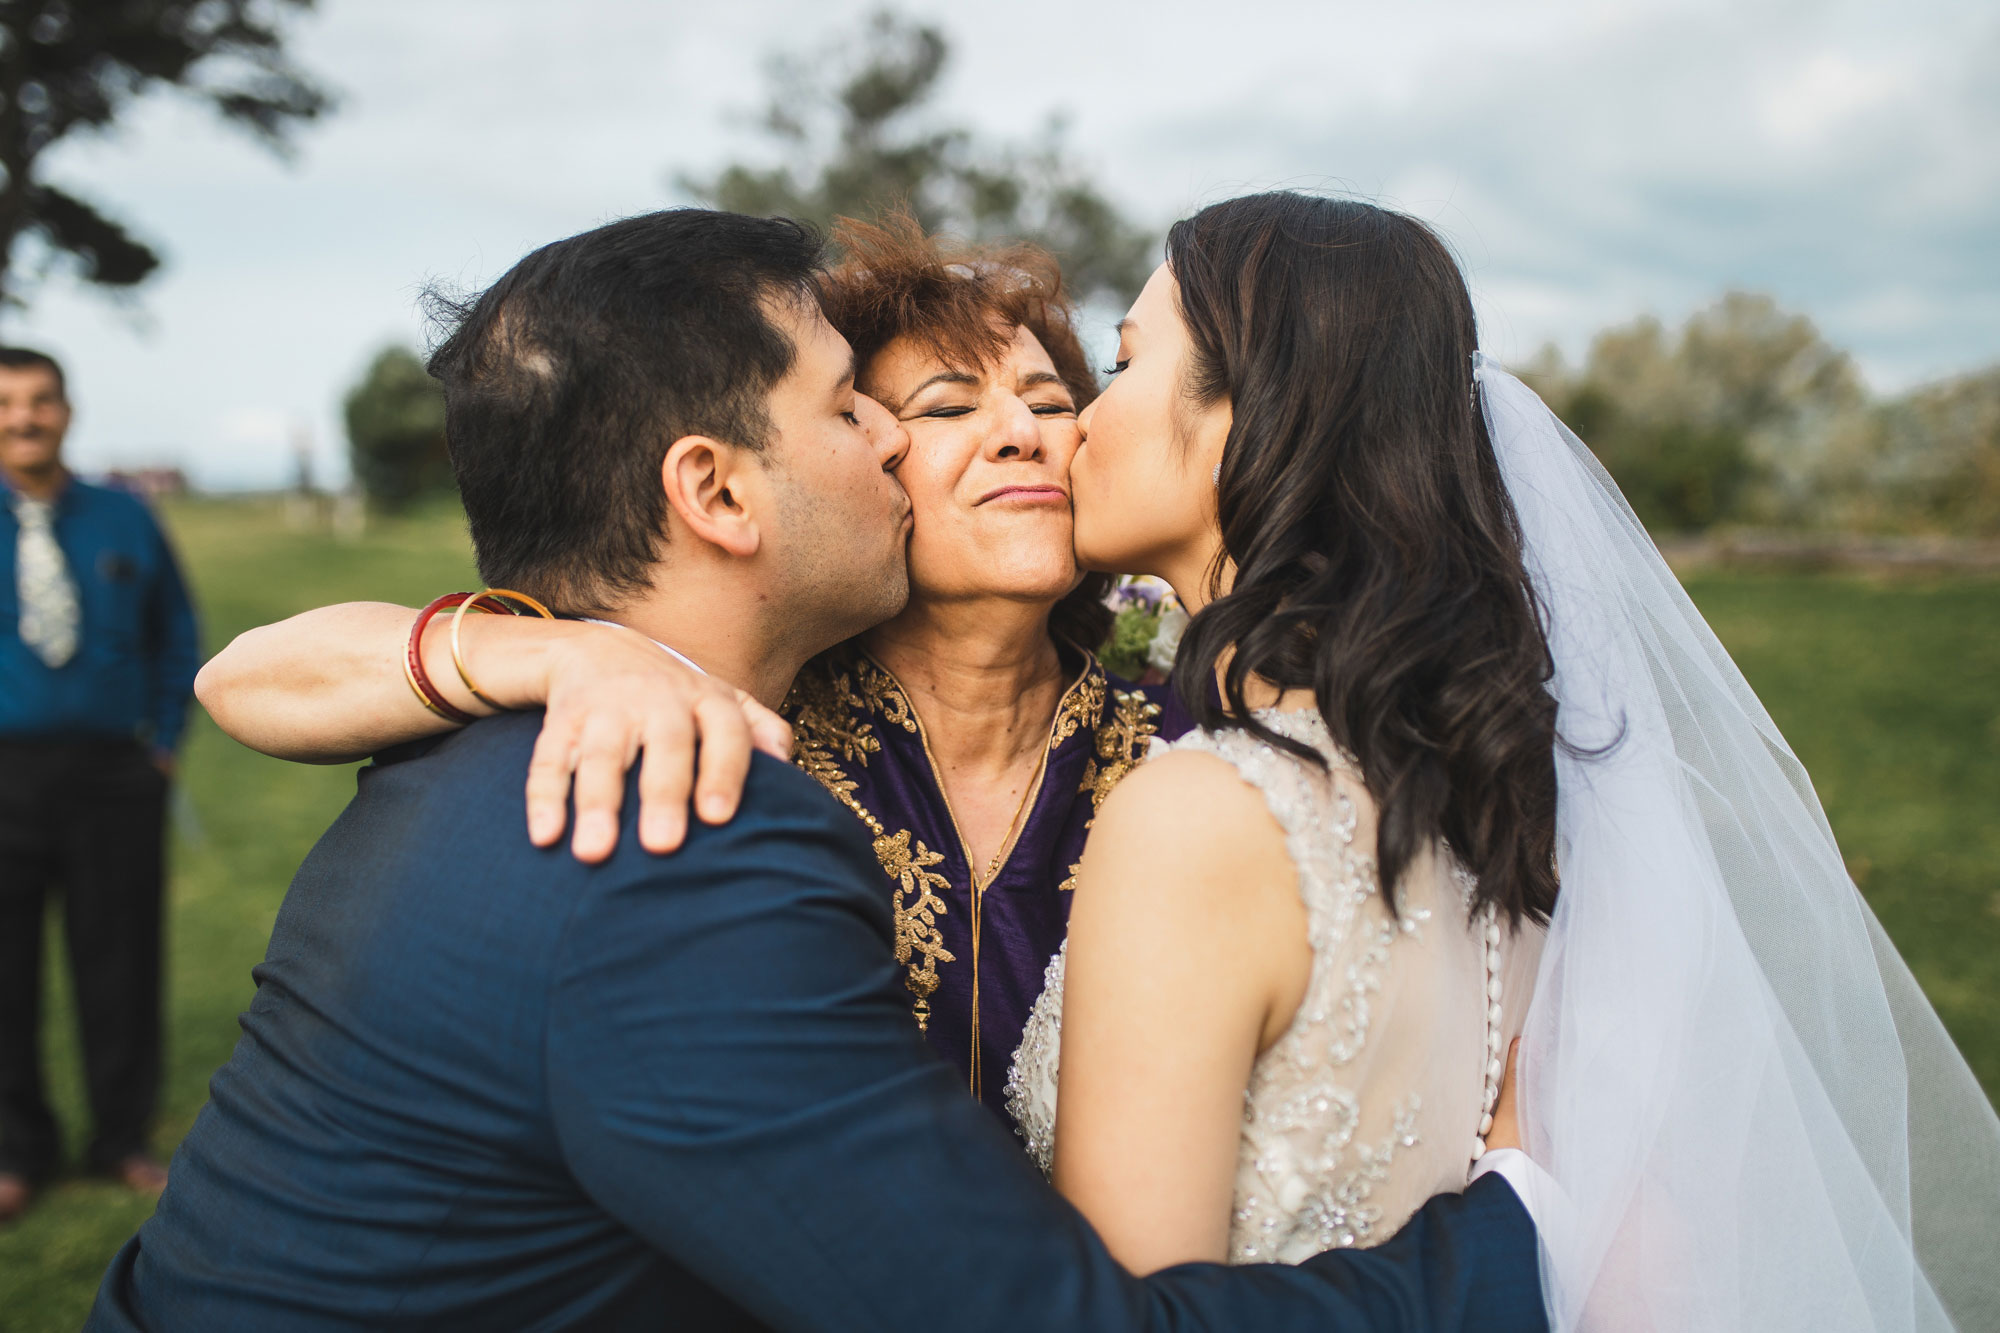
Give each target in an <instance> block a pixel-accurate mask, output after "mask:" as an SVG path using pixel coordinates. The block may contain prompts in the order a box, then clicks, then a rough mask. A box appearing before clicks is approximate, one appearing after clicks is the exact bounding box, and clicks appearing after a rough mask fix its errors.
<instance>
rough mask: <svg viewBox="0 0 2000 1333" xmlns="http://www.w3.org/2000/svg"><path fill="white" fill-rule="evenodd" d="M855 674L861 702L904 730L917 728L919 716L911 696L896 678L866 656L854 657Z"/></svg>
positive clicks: (912, 730)
mask: <svg viewBox="0 0 2000 1333" xmlns="http://www.w3.org/2000/svg"><path fill="white" fill-rule="evenodd" d="M854 675H855V678H856V680H857V681H858V682H859V684H860V686H861V702H862V703H864V704H866V705H867V706H868V707H870V708H873V709H874V710H875V711H877V712H879V713H880V714H882V716H883V717H885V718H887V719H888V720H889V721H890V722H892V723H894V724H895V725H897V726H899V727H901V728H902V729H903V730H904V731H909V732H914V731H915V730H916V729H917V716H916V714H915V713H914V712H912V711H911V710H910V698H909V696H908V695H906V694H904V693H903V687H902V686H901V685H898V684H897V683H896V678H895V677H894V676H892V675H890V674H889V673H888V672H886V671H884V670H883V669H882V668H881V667H878V666H876V665H875V664H874V663H873V662H871V661H869V660H868V659H867V658H865V657H857V658H855V659H854Z"/></svg>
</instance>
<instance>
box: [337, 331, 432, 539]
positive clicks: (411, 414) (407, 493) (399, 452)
mask: <svg viewBox="0 0 2000 1333" xmlns="http://www.w3.org/2000/svg"><path fill="white" fill-rule="evenodd" d="M346 409H347V443H348V457H349V459H350V461H351V465H352V467H353V469H354V479H355V480H356V481H357V482H359V483H360V484H361V489H362V491H363V492H364V493H365V494H366V495H367V496H368V498H369V499H370V500H371V501H373V502H374V503H376V504H378V505H381V506H382V507H383V508H385V509H400V508H402V507H404V506H406V505H408V504H409V503H410V502H411V501H413V500H416V499H418V498H420V497H422V496H425V495H432V494H440V493H444V492H449V491H450V490H452V489H453V485H454V483H453V481H452V473H451V457H450V455H449V454H448V453H447V452H446V450H445V439H444V390H443V389H442V388H441V387H440V386H439V385H438V382H437V381H436V380H434V379H432V378H431V377H430V375H429V374H428V373H426V372H425V370H424V363H423V362H422V361H420V360H418V359H417V355H416V353H414V352H412V351H410V350H409V349H408V348H403V347H385V348H383V349H382V351H381V352H380V353H378V354H377V355H376V357H375V359H374V360H373V361H371V362H370V363H369V364H368V369H367V371H366V372H365V373H364V374H363V375H362V377H361V382H360V383H358V384H356V385H355V386H354V387H353V388H352V389H350V390H349V391H348V394H347V403H346Z"/></svg>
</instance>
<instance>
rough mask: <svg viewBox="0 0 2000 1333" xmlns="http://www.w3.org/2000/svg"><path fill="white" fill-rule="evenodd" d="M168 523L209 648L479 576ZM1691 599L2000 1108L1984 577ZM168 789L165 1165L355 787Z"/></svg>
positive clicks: (280, 775)
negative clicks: (1794, 754)
mask: <svg viewBox="0 0 2000 1333" xmlns="http://www.w3.org/2000/svg"><path fill="white" fill-rule="evenodd" d="M167 518H168V522H169V524H170V525H171V527H172V529H173V531H174V535H175V537H176V539H177V541H178V542H179V545H180V548H181V551H182V554H183V558H184V560H185V562H186V564H187V567H188V571H189V574H190V576H191V578H192V579H193V581H194V584H195V587H196V591H197V595H198V597H199V599H200V602H201V606H202V611H203V615H204V625H205V630H206V637H207V644H208V648H209V650H210V651H211V652H212V651H214V650H215V649H217V648H219V647H221V646H222V645H223V644H225V643H227V642H228V641H229V639H230V637H231V636H233V635H234V634H236V633H237V632H239V631H241V630H243V629H246V628H248V627H250V626H252V625H257V624H263V623H266V622H268V621H272V620H276V619H280V618H282V617H284V616H287V615H290V614H292V613H294V612H296V611H300V610H303V609H305V608H307V607H310V606H317V605H320V604H323V603H326V602H333V601H342V600H349V599H354V598H371V599H382V600H389V601H400V602H404V603H419V602H423V601H425V600H428V599H429V598H430V597H432V596H435V595H436V594H437V593H439V592H442V591H445V590H448V589H451V588H458V587H467V586H472V585H473V583H474V579H475V576H474V574H473V573H472V567H471V560H470V558H469V555H468V552H467V547H466V542H465V537H464V531H463V525H462V523H461V522H460V521H459V519H458V517H457V514H456V512H455V511H451V512H444V511H439V512H434V513H431V514H428V515H421V516H417V517H413V518H410V519H405V520H399V521H395V522H386V523H377V524H376V525H375V526H373V527H372V528H371V529H370V531H369V532H368V534H367V536H366V538H365V540H363V541H360V542H357V543H353V544H343V543H339V542H335V541H333V540H332V539H330V538H328V537H325V536H323V535H312V534H306V533H301V532H296V531H292V530H291V529H289V528H288V527H287V526H286V525H285V522H284V519H283V513H282V510H281V508H280V507H279V506H278V505H277V504H275V503H266V502H249V501H223V500H193V501H186V502H182V503H179V504H176V505H173V506H172V507H171V508H170V509H169V510H168V513H167ZM1688 586H1689V591H1690V592H1691V593H1692V594H1693V595H1694V598H1695V600H1696V601H1697V602H1698V603H1700V605H1701V607H1702V610H1703V611H1704V612H1705V613H1706V614H1707V615H1708V617H1709V619H1710V622H1711V623H1712V624H1713V625H1714V626H1715V630H1716V632H1717V634H1719V635H1720V636H1721V638H1722V640H1723V642H1724V643H1725V644H1727V645H1728V647H1729V649H1730V651H1731V652H1732V653H1733V654H1735V656H1736V660H1737V661H1738V662H1739V663H1740V664H1741V665H1742V667H1743V669H1744V671H1745V673H1746V674H1747V675H1748V676H1749V677H1750V680H1751V683H1752V684H1753V685H1754V686H1755V687H1756V688H1757V690H1758V692H1759V694H1760V695H1761V696H1762V697H1763V699H1764V702H1765V704H1766V706H1767V707H1769V708H1770V710H1771V712H1772V714H1773V715H1774V716H1775V717H1776V718H1777V721H1778V724H1779V726H1780V727H1782V728H1783V729H1784V732H1785V734H1786V736H1787V737H1788V738H1789V739H1790V740H1791V742H1792V744H1793V746H1794V748H1796V749H1797V750H1798V752H1799V755H1800V757H1801V758H1803V759H1804V761H1805V763H1806V765H1807V767H1808V769H1809V770H1810V771H1811V772H1812V774H1813V777H1814V780H1815V781H1816V783H1817V784H1818V787H1819V791H1820V795H1821V798H1822V799H1823V800H1824V801H1825V803H1826V807H1827V812H1828V814H1829V816H1830V817H1831V819H1832V822H1833V826H1834V828H1835V830H1836V831H1837V833H1838V834H1839V836H1840V839H1841V845H1842V848H1843V850H1844V852H1845V853H1846V856H1847V859H1848V864H1849V867H1850V868H1851V869H1852V871H1853V873H1854V875H1855V878H1856V880H1857V881H1858V882H1859V883H1860V884H1861V886H1862V889H1863V891H1864V892H1865V893H1866V894H1867V896H1868V898H1869V900H1870V902H1871V903H1872V904H1873V905H1874V907H1875V910H1876V912H1877V913H1878V914H1880V916H1881V917H1882V919H1883V922H1884V924H1885V925H1886V926H1887V927H1888V930H1889V933H1890V934H1891V935H1892V936H1893V937H1894V938H1895V940H1896V942H1897V944H1898V946H1899V947H1900V948H1901V949H1902V950H1903V952H1904V954H1905V956H1906V957H1907V958H1908V959H1909V961H1910V964H1911V966H1912V968H1913V969H1914V970H1915V972H1916V974H1917V977H1918V979H1919V980H1920V981H1921V982H1922V983H1923V985H1924V988H1925V990H1926V991H1927V992H1928V993H1929V995H1930V996H1931V998H1932V1000H1933V1002H1934V1003H1935V1004H1936V1005H1937V1007H1938V1009H1939V1011H1940V1013H1941V1014H1942V1015H1943V1017H1944V1021H1945V1023H1946V1025H1947V1026H1948V1027H1949V1028H1950V1029H1951V1031H1952V1033H1953V1035H1954V1036H1955V1037H1956V1038H1957V1039H1958V1041H1959V1043H1960V1045H1961V1046H1962V1048H1963V1049H1964V1050H1965V1052H1966V1054H1967V1056H1968V1058H1970V1060H1971V1061H1972V1064H1973V1067H1974V1069H1975V1070H1976V1071H1977V1072H1978V1074H1979V1077H1980V1079H1981V1080H1982V1082H1983V1083H1984V1084H1985V1086H1986V1089H1987V1091H1988V1093H1989V1095H2000V819H1996V817H1995V816H1996V814H2000V580H1993V579H1983V580H1982V579H1973V578H1952V579H1935V580H1927V581H1922V582H1909V581H1899V582H1880V581H1870V580H1867V579H1863V578H1857V577H1852V576H1835V575H1807V574H1798V575H1781V574H1705V575H1702V576H1700V577H1698V578H1694V579H1691V580H1690V581H1689V585H1688ZM183 772H184V775H185V781H184V783H183V786H182V807H183V808H182V812H181V817H180V819H179V821H178V822H179V826H180V827H179V831H178V836H177V838H176V847H175V852H174V873H173V884H172V907H171V914H172V915H171V922H172V924H171V933H170V936H169V941H170V942H169V949H170V958H169V973H168V976H169V983H168V984H169V988H170V997H169V1005H168V1022H169V1035H168V1071H167V1081H166V1087H165V1090H164V1097H163V1102H162V1117H161V1133H160V1137H159V1146H160V1148H161V1149H162V1150H163V1151H165V1150H170V1149H171V1148H172V1147H173V1145H174V1144H175V1143H176V1142H178V1140H179V1139H180V1137H181V1136H182V1135H183V1134H184V1133H185V1132H186V1131H187V1127H188V1125H189V1124H190V1123H191V1122H192V1120H193V1118H194V1115H195V1112H196V1111H197V1110H199V1109H200V1106H201V1103H202V1100H203V1098H204V1096H205V1095H206V1087H207V1081H208V1078H209V1075H210V1074H211V1073H212V1072H213V1071H214V1070H215V1069H216V1067H217V1066H219V1065H221V1064H222V1063H223V1062H224V1061H225V1060H227V1059H228V1056H229V1052H230V1048H231V1047H232V1045H233V1044H234V1042H235V1040H236V1022H235V1018H236V1015H237V1014H238V1013H239V1012H240V1011H241V1010H242V1009H243V1008H244V1007H245V1006H246V1005H247V1004H248V1002H249V998H250V993H251V989H252V987H251V983H250V968H251V967H252V966H253V965H254V964H255V963H256V962H257V961H258V960H259V959H260V958H262V956H263V952H264V945H265V941H266V939H267V937H268V935H269V932H270V927H271V921H272V918H273V916H274V915H275V913H276V911H277V907H278V903H279V900H280V899H281V898H282V897H283V895H284V890H285V885H286V884H287V882H288V881H289V880H290V878H291V874H292V871H293V869H294V868H295V867H296V866H297V864H298V862H299V861H300V859H301V858H302V857H303V856H304V855H305V852H306V849H307V848H308V847H310V846H311V844H312V842H313V841H314V839H316V838H317V837H318V836H319V834H320V832H321V831H322V830H323V829H324V828H325V827H326V825H327V824H328V823H330V822H331V821H332V819H333V817H334V815H335V814H336V813H338V811H339V810H340V808H341V806H342V805H344V804H345V803H346V801H347V799H348V797H349V796H350V795H351V793H352V791H353V769H352V768H351V767H341V768H307V767H301V766H297V765H290V764H282V763H279V762H277V761H275V760H270V759H266V758H264V757H262V756H260V755H257V754H253V753H251V752H250V751H248V750H245V749H242V748H241V747H239V746H237V745H235V744H234V743H233V742H231V741H229V740H227V739H226V738H224V737H223V736H222V735H220V734H219V733H218V732H217V731H216V730H215V728H214V727H213V726H212V725H211V724H210V723H209V722H208V720H207V719H206V717H203V716H201V715H200V714H199V712H198V711H197V717H196V720H195V723H194V726H193V727H192V728H191V736H190V742H189V745H188V749H187V752H186V755H185V758H184V765H183ZM52 943H53V941H52ZM51 956H52V957H54V956H57V955H55V954H53V953H52V955H51ZM51 973H52V976H51V1013H50V1015H49V1025H50V1030H49V1035H48V1045H49V1051H50V1056H51V1063H52V1065H53V1070H52V1074H53V1081H54V1090H55V1093H56V1095H57V1097H58V1099H59V1107H58V1109H59V1111H60V1113H61V1115H62V1117H63V1120H64V1123H65V1125H66V1126H67V1127H68V1129H69V1133H70V1136H71V1140H72V1150H74V1149H75V1147H76V1146H77V1145H78V1144H79V1143H80V1140H81V1138H82V1135H83V1123H82V1098H81V1093H80V1089H79V1086H78V1079H77V1062H76V1058H75V1050H74V1038H73V1036H72V1029H71V1024H70V1009H69V1004H68V1001H67V995H66V989H67V984H68V983H67V979H66V978H64V977H62V976H61V975H60V968H59V967H52V968H51ZM149 1208H150V1205H149V1204H147V1203H144V1202H142V1201H140V1200H137V1199H134V1198H133V1197H132V1196H130V1195H128V1194H126V1193H125V1192H124V1191H123V1190H121V1189H118V1188H116V1187H114V1186H111V1185H107V1184H103V1183H100V1182H96V1181H87V1180H82V1179H68V1180H65V1181H63V1182H61V1183H59V1184H58V1185H57V1187H56V1188H55V1189H54V1190H53V1191H52V1192H51V1193H50V1194H49V1195H48V1196H47V1197H46V1198H45V1199H44V1201H43V1203H42V1204H41V1206H40V1207H39V1208H37V1209H36V1210H35V1212H34V1213H32V1214H31V1215H30V1216H29V1217H28V1219H27V1220H26V1221H24V1222H22V1223H21V1224H20V1225H18V1226H17V1227H15V1228H13V1229H12V1230H11V1231H6V1232H0V1330H4V1333H45V1331H53V1330H73V1329H75V1328H77V1327H78V1326H79V1325H80V1324H81V1323H82V1321H83V1318H84V1315H85V1314H86V1312H87V1311H88V1310H89V1307H90V1301H91V1298H92V1296H93V1294H94V1293H95V1291H96V1288H97V1283H98V1279H99V1277H100V1276H101V1275H102V1273H103V1270H104V1265H105V1263H106V1262H107V1261H108V1260H109V1258H110V1256H111V1254H112V1253H113V1251H115V1250H116V1249H117V1248H118V1246H119V1245H121V1244H123V1243H124V1241H125V1239H126V1238H127V1237H128V1236H129V1235H130V1234H131V1233H132V1231H133V1230H134V1229H135V1228H136V1227H137V1226H138V1225H139V1223H140V1222H142V1221H143V1220H144V1219H145V1217H146V1214H147V1212H148V1211H149Z"/></svg>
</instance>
